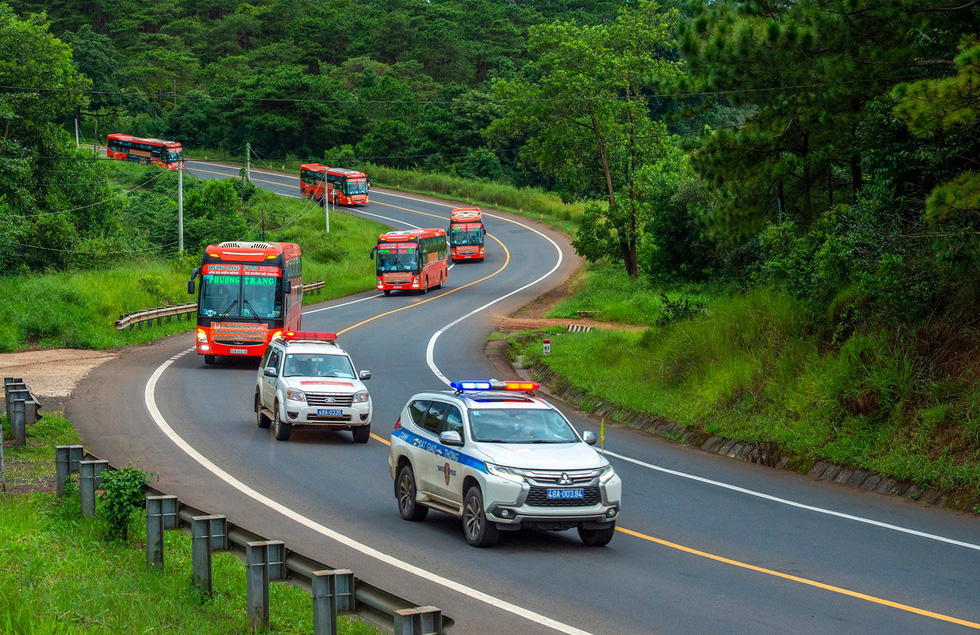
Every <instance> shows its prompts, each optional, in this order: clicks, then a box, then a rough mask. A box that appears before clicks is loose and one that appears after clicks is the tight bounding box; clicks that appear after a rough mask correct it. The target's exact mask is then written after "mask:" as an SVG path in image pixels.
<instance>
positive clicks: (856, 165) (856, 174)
mask: <svg viewBox="0 0 980 635" xmlns="http://www.w3.org/2000/svg"><path fill="white" fill-rule="evenodd" d="M851 187H852V188H853V191H854V203H857V200H858V195H859V194H860V193H861V159H860V158H859V157H854V158H853V159H851Z"/></svg>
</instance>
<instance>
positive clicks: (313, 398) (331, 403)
mask: <svg viewBox="0 0 980 635" xmlns="http://www.w3.org/2000/svg"><path fill="white" fill-rule="evenodd" d="M306 403H307V404H309V405H311V406H316V407H317V408H331V407H332V408H350V407H351V405H353V404H354V395H344V394H339V393H326V392H308V393H306Z"/></svg>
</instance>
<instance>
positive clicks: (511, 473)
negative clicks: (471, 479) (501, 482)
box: [486, 463, 524, 483]
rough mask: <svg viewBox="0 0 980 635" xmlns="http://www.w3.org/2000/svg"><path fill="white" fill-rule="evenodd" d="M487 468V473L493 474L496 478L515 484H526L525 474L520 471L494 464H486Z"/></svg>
mask: <svg viewBox="0 0 980 635" xmlns="http://www.w3.org/2000/svg"><path fill="white" fill-rule="evenodd" d="M486 466H487V472H489V473H490V474H493V475H494V476H497V477H500V478H502V479H505V480H508V481H513V482H514V483H523V482H524V473H523V472H522V471H520V470H517V469H514V468H512V467H503V466H502V465H494V464H493V463H486Z"/></svg>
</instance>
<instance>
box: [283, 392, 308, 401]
mask: <svg viewBox="0 0 980 635" xmlns="http://www.w3.org/2000/svg"><path fill="white" fill-rule="evenodd" d="M286 399H288V400H289V401H302V402H303V403H306V393H304V392H303V391H302V390H295V389H293V388H287V389H286Z"/></svg>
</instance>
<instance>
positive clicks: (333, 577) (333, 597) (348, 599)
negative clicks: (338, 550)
mask: <svg viewBox="0 0 980 635" xmlns="http://www.w3.org/2000/svg"><path fill="white" fill-rule="evenodd" d="M310 584H311V587H312V590H313V592H312V595H313V632H314V633H315V634H316V635H327V633H329V634H330V635H337V615H338V613H339V612H340V611H350V612H353V611H354V608H355V604H354V572H353V571H351V570H350V569H333V570H326V571H314V572H313V574H312V575H311V576H310Z"/></svg>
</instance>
